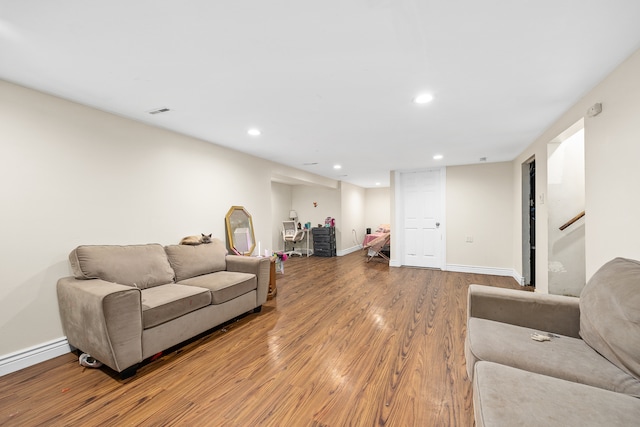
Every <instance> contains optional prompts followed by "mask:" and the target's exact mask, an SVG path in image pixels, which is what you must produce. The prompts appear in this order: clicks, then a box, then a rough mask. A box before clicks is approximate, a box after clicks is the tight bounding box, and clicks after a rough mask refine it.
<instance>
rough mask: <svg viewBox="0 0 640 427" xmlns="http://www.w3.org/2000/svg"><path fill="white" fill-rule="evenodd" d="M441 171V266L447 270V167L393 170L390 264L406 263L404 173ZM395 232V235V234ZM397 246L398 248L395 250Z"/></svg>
mask: <svg viewBox="0 0 640 427" xmlns="http://www.w3.org/2000/svg"><path fill="white" fill-rule="evenodd" d="M436 170H438V171H440V218H441V219H440V227H439V231H440V266H439V268H440V269H441V270H443V271H446V270H447V268H446V267H447V221H446V219H447V217H446V213H447V212H446V200H447V198H446V184H447V182H446V179H447V168H446V167H444V166H443V167H436V168H420V169H407V170H401V171H397V170H396V171H393V178H394V179H393V186H394V191H393V193H394V200H393V201H394V203H393V205H394V209H393V211H394V212H393V213H394V219H393V223H392V232H391V235H392V237H393V238H392V246H391V250H392V260H391V261H390V262H389V265H390V266H392V267H400V266H403V265H406V263H405V260H404V244H405V242H404V237H403V233H402V230H404V188H403V187H402V174H403V173H411V172H424V171H436ZM394 230H395V232H394ZM394 234H395V236H394ZM394 247H397V250H394Z"/></svg>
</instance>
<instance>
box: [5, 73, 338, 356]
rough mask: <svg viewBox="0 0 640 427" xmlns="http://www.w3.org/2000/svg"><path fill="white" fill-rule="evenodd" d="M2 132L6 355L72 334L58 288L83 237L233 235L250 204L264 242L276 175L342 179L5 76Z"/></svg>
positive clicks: (144, 239) (103, 240)
mask: <svg viewBox="0 0 640 427" xmlns="http://www.w3.org/2000/svg"><path fill="white" fill-rule="evenodd" d="M0 141H1V144H0V162H2V164H1V167H0V182H2V187H1V194H0V197H1V199H2V209H1V210H0V239H1V240H2V242H3V243H4V244H3V245H2V247H1V249H0V263H1V268H0V271H2V282H1V283H0V336H2V338H3V339H2V340H0V355H4V354H9V353H12V352H16V351H19V350H23V349H25V348H29V347H32V346H37V345H40V344H41V343H44V342H48V341H51V340H56V339H59V338H61V337H62V336H63V332H62V329H61V325H60V321H59V316H58V305H57V298H56V291H55V286H56V281H57V280H58V278H60V277H62V276H67V275H69V274H70V270H69V266H68V260H67V256H68V254H69V252H70V251H71V250H72V249H73V248H74V247H76V246H77V245H80V244H133V243H149V242H157V243H161V244H172V243H177V242H178V241H179V240H180V239H181V238H182V237H184V236H186V235H190V234H197V233H201V232H207V233H213V235H214V236H218V237H220V238H222V239H225V235H224V233H225V227H224V216H225V214H226V213H227V211H228V209H229V207H230V206H232V205H243V206H245V207H246V208H247V210H248V211H249V212H250V213H251V214H252V215H253V224H254V227H255V232H256V240H258V241H261V242H263V247H264V242H271V241H272V239H273V236H272V218H271V212H272V207H271V195H272V191H271V179H272V177H273V176H274V175H286V174H288V175H295V176H296V177H297V178H298V179H300V180H304V181H306V182H315V183H318V184H322V185H329V186H330V185H333V186H336V187H337V182H335V181H332V180H328V179H326V178H323V177H317V176H313V175H311V174H308V173H305V172H303V171H299V170H295V169H291V168H287V167H286V166H282V165H278V164H275V163H272V162H268V161H265V160H262V159H258V158H255V157H251V156H248V155H245V154H242V153H239V152H236V151H233V150H229V149H225V148H222V147H219V146H216V145H213V144H210V143H206V142H203V141H200V140H197V139H194V138H190V137H187V136H183V135H179V134H176V133H173V132H169V131H166V130H163V129H160V128H154V127H151V126H148V125H144V124H141V123H138V122H134V121H131V120H127V119H124V118H121V117H118V116H115V115H112V114H108V113H105V112H101V111H98V110H95V109H92V108H88V107H85V106H82V105H79V104H75V103H72V102H68V101H64V100H61V99H59V98H56V97H53V96H49V95H45V94H42V93H39V92H36V91H33V90H29V89H25V88H23V87H20V86H16V85H13V84H11V83H7V82H3V81H0ZM338 203H339V199H338ZM325 207H326V205H325ZM331 211H333V212H336V211H337V209H331Z"/></svg>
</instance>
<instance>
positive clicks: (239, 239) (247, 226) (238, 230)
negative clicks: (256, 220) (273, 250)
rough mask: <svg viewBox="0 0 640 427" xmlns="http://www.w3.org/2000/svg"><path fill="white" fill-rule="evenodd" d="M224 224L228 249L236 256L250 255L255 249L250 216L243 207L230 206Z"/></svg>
mask: <svg viewBox="0 0 640 427" xmlns="http://www.w3.org/2000/svg"><path fill="white" fill-rule="evenodd" d="M225 223H226V226H227V238H228V242H229V249H231V251H233V252H235V253H236V254H238V255H251V253H252V252H253V250H254V249H255V247H256V238H255V236H254V234H253V221H252V220H251V214H249V212H247V210H246V209H245V208H244V207H243V206H231V209H229V212H227V216H226V217H225Z"/></svg>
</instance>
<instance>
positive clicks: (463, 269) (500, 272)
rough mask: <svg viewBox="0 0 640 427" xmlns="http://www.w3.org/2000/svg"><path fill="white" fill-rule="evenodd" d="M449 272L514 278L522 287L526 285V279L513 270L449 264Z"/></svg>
mask: <svg viewBox="0 0 640 427" xmlns="http://www.w3.org/2000/svg"><path fill="white" fill-rule="evenodd" d="M446 269H447V271H456V272H458V273H474V274H488V275H491V276H506V277H513V278H514V279H515V281H516V282H518V284H519V285H520V286H522V285H523V284H524V277H522V276H520V275H519V274H518V272H517V271H515V270H514V269H513V268H496V267H479V266H475V265H461V264H447V267H446Z"/></svg>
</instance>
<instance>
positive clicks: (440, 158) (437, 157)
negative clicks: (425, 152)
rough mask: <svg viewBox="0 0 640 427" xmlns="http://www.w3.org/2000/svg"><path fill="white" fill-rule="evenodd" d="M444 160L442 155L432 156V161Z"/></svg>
mask: <svg viewBox="0 0 640 427" xmlns="http://www.w3.org/2000/svg"><path fill="white" fill-rule="evenodd" d="M443 158H444V156H443V155H442V154H436V155H435V156H433V160H442V159H443Z"/></svg>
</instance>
